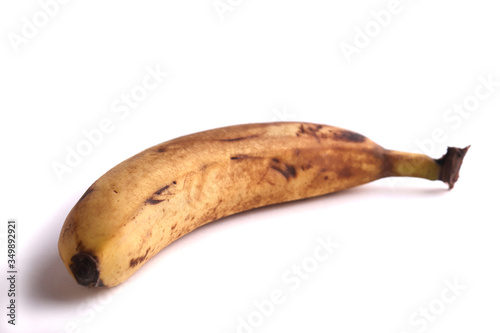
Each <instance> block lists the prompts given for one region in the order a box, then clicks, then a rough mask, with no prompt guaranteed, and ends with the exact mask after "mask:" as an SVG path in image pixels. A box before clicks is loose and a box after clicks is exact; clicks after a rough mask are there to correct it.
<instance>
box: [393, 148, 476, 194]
mask: <svg viewBox="0 0 500 333" xmlns="http://www.w3.org/2000/svg"><path fill="white" fill-rule="evenodd" d="M469 147H470V146H468V147H465V148H455V147H448V151H447V152H446V154H445V155H443V156H442V157H441V158H439V159H433V158H431V157H429V156H427V155H424V154H418V153H407V152H400V151H395V150H387V151H386V161H387V175H386V176H388V177H389V176H396V177H418V178H424V179H429V180H441V181H443V182H445V183H446V184H448V186H449V189H450V190H451V189H452V188H453V186H454V185H455V182H456V181H457V180H458V176H459V171H460V166H461V165H462V161H463V159H464V156H465V154H466V153H467V150H468V149H469Z"/></svg>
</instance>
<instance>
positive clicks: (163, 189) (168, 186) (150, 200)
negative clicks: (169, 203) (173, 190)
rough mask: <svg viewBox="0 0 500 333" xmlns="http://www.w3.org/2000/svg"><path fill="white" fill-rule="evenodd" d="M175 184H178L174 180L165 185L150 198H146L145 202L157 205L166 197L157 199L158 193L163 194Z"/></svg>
mask: <svg viewBox="0 0 500 333" xmlns="http://www.w3.org/2000/svg"><path fill="white" fill-rule="evenodd" d="M175 184H177V182H175V181H173V182H172V183H171V184H169V185H165V186H163V187H162V188H160V189H159V190H157V191H156V192H155V193H153V195H152V196H151V197H150V198H148V199H146V201H144V203H146V204H148V205H157V204H159V203H160V202H163V201H165V200H166V199H155V197H156V196H158V195H162V194H163V192H165V191H166V190H168V189H169V188H170V185H175Z"/></svg>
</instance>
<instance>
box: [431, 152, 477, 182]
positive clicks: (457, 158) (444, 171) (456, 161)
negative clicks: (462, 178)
mask: <svg viewBox="0 0 500 333" xmlns="http://www.w3.org/2000/svg"><path fill="white" fill-rule="evenodd" d="M469 148H470V145H469V146H467V147H465V148H456V147H448V150H447V152H446V154H445V155H443V156H442V157H441V158H439V159H437V160H436V162H437V163H438V164H439V165H441V174H440V177H439V179H440V180H442V181H443V182H445V183H447V184H448V188H449V189H450V190H451V189H452V188H453V187H454V186H455V183H456V182H457V180H458V176H459V171H460V167H461V166H462V162H463V159H464V157H465V154H467V151H468V150H469Z"/></svg>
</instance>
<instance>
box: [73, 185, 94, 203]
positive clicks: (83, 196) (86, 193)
mask: <svg viewBox="0 0 500 333" xmlns="http://www.w3.org/2000/svg"><path fill="white" fill-rule="evenodd" d="M92 191H94V189H93V188H90V187H89V188H88V189H87V191H85V193H83V195H82V197H81V198H80V199H78V201H77V204H79V203H80V202H81V201H82V200H83V199H85V197H86V196H87V195H89V194H90V193H92Z"/></svg>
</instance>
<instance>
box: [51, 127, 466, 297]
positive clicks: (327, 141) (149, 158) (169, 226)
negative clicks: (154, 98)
mask: <svg viewBox="0 0 500 333" xmlns="http://www.w3.org/2000/svg"><path fill="white" fill-rule="evenodd" d="M467 149H468V147H467V148H464V149H459V148H448V153H447V154H446V155H445V156H443V157H442V158H440V159H437V160H434V159H432V158H430V157H428V156H426V155H422V154H412V153H404V152H397V151H392V150H386V149H384V148H382V147H381V146H379V145H377V144H376V143H374V142H373V141H371V140H370V139H368V138H366V137H364V136H362V135H360V134H357V133H354V132H351V131H348V130H344V129H341V128H337V127H332V126H327V125H318V124H310V123H295V122H277V123H258V124H246V125H236V126H230V127H224V128H218V129H214V130H209V131H205V132H200V133H195V134H192V135H187V136H183V137H179V138H177V139H173V140H170V141H167V142H165V143H162V144H159V145H157V146H154V147H151V148H149V149H146V150H145V151H143V152H141V153H139V154H137V155H135V156H133V157H131V158H129V159H127V160H125V161H124V162H122V163H120V164H118V165H117V166H115V167H114V168H112V169H111V170H109V171H108V172H107V173H105V174H104V175H103V176H102V177H100V178H99V179H98V180H97V181H96V182H95V183H94V184H92V185H91V186H90V187H89V188H88V190H87V191H86V192H85V193H84V194H83V196H82V197H81V198H80V200H79V201H78V202H77V203H76V205H75V206H74V207H73V209H72V210H71V211H70V213H69V215H68V217H67V218H66V221H65V222H64V225H63V227H62V230H61V234H60V238H59V253H60V256H61V258H62V260H63V262H64V264H65V265H66V267H67V268H68V270H69V272H70V274H71V275H72V276H73V277H74V278H75V279H76V281H77V282H78V283H79V284H81V285H84V286H89V287H94V286H106V287H111V286H115V285H118V284H120V283H121V282H123V281H125V280H126V279H127V278H128V277H130V275H132V274H133V273H134V272H135V271H137V270H138V269H139V268H140V267H141V266H142V265H143V264H144V263H145V262H146V261H147V260H148V259H150V258H151V257H153V256H154V255H155V254H157V253H158V252H159V251H160V250H162V249H163V248H164V247H166V246H167V245H168V244H170V243H171V242H173V241H175V240H176V239H178V238H180V237H182V236H183V235H185V234H187V233H189V232H190V231H192V230H194V229H196V228H198V227H200V226H202V225H204V224H206V223H209V222H211V221H214V220H217V219H219V218H221V217H224V216H228V215H231V214H235V213H238V212H242V211H246V210H250V209H253V208H257V207H262V206H266V205H271V204H276V203H281V202H287V201H292V200H298V199H303V198H309V197H314V196H319V195H322V194H326V193H331V192H335V191H340V190H343V189H347V188H351V187H354V186H357V185H361V184H365V183H368V182H371V181H374V180H376V179H380V178H383V177H389V176H409V177H420V178H426V179H429V180H441V181H444V182H446V183H448V185H449V187H450V188H452V187H453V185H454V183H455V181H456V180H457V179H458V170H459V168H460V165H461V163H462V159H463V156H464V155H465V153H466V151H467Z"/></svg>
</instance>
